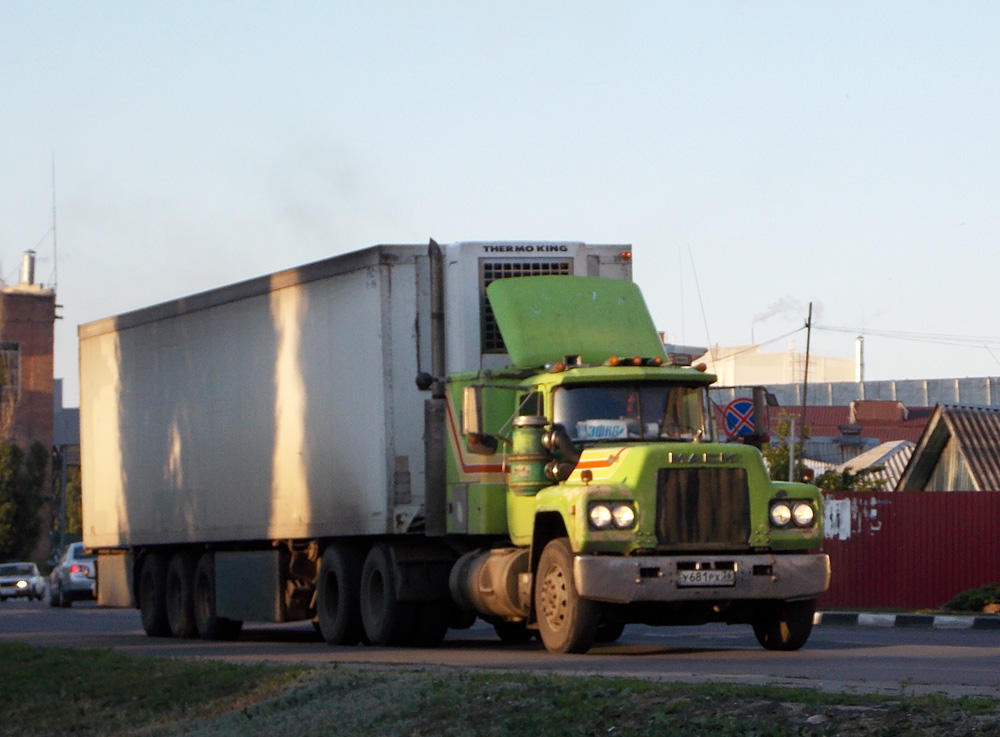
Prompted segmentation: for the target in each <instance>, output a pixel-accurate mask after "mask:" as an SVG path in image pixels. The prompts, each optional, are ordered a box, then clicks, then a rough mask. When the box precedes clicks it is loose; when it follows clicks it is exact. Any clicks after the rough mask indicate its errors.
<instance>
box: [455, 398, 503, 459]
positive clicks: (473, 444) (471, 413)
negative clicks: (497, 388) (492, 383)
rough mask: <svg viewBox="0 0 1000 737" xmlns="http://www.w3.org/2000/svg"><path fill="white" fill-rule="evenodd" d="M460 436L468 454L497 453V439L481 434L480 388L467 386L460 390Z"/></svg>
mask: <svg viewBox="0 0 1000 737" xmlns="http://www.w3.org/2000/svg"><path fill="white" fill-rule="evenodd" d="M462 434H463V435H465V441H466V448H468V450H469V452H470V453H473V454H475V455H481V456H491V455H493V454H494V453H496V452H497V445H498V442H497V439H496V438H495V437H493V436H492V435H488V434H486V433H484V432H483V388H482V387H481V386H467V387H465V389H463V390H462Z"/></svg>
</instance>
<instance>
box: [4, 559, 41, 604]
mask: <svg viewBox="0 0 1000 737" xmlns="http://www.w3.org/2000/svg"><path fill="white" fill-rule="evenodd" d="M16 597H26V598H27V599H28V601H31V600H33V599H38V600H39V601H41V600H42V599H43V598H44V597H45V579H44V578H42V575H41V574H40V573H39V572H38V566H36V565H35V564H34V563H3V564H0V601H6V600H7V599H13V598H16Z"/></svg>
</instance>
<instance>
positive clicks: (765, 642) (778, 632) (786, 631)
mask: <svg viewBox="0 0 1000 737" xmlns="http://www.w3.org/2000/svg"><path fill="white" fill-rule="evenodd" d="M815 613H816V600H815V599H809V600H807V601H784V602H776V603H775V604H773V605H772V606H771V607H770V608H768V609H767V610H765V612H764V613H763V614H761V615H760V616H759V617H758V618H757V619H756V620H755V621H754V623H753V633H754V634H755V635H756V636H757V642H759V643H760V644H761V646H762V647H764V648H765V649H766V650H798V649H799V648H800V647H802V646H803V645H805V644H806V640H808V639H809V635H810V633H811V632H812V627H813V615H814V614H815Z"/></svg>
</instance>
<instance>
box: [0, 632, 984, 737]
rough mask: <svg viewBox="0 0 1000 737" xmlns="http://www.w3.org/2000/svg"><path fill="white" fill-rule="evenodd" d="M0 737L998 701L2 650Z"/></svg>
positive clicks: (965, 713)
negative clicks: (281, 665)
mask: <svg viewBox="0 0 1000 737" xmlns="http://www.w3.org/2000/svg"><path fill="white" fill-rule="evenodd" d="M0 684H2V686H0V689H2V693H3V697H4V705H5V709H4V712H3V715H2V717H0V735H10V736H11V737H23V736H26V735H80V736H90V735H94V736H101V737H103V736H105V735H115V736H118V735H121V736H126V735H127V736H130V737H131V736H132V735H135V736H136V737H139V736H141V737H160V736H161V735H162V736H166V735H198V736H204V737H225V736H228V735H234V736H235V735H240V736H243V735H261V736H263V735H268V736H270V735H275V734H294V735H298V736H300V737H310V736H312V735H315V736H316V737H319V736H320V735H322V736H323V737H332V736H336V735H350V736H351V737H357V735H388V736H393V737H394V736H397V735H398V736H400V737H404V736H405V737H420V736H423V735H446V736H454V737H461V736H464V735H489V736H490V737H515V736H517V737H521V736H522V735H546V736H553V737H560V736H563V735H566V736H572V735H611V736H613V737H618V736H619V735H629V736H633V735H634V736H636V737H641V736H645V735H650V736H653V735H655V737H668V736H670V735H679V736H682V737H683V736H686V735H714V736H718V737H731V736H735V735H740V736H743V737H750V736H754V737H766V736H769V735H774V736H779V735H940V734H949V735H973V734H997V733H1000V706H998V703H997V702H996V701H994V700H987V699H960V700H952V699H946V698H943V697H919V698H918V697H906V696H903V695H900V696H899V697H895V698H886V697H880V696H856V695H841V694H828V693H820V692H815V691H809V690H798V689H768V688H760V687H743V686H730V685H688V684H678V683H654V682H648V681H639V680H629V679H612V678H597V677H579V678H569V677H556V676H534V675H524V674H513V675H512V674H491V673H482V672H474V673H469V672H464V671H455V670H441V669H434V670H430V669H428V670H412V669H409V670H404V669H385V668H365V667H348V666H324V667H319V668H316V667H272V666H266V665H257V666H239V665H226V664H221V663H208V662H202V661H199V662H185V661H181V660H169V659H155V658H137V657H130V656H127V655H121V654H117V653H114V652H112V651H108V650H75V649H74V650H69V649H60V648H36V647H32V646H30V645H25V644H21V643H10V644H0Z"/></svg>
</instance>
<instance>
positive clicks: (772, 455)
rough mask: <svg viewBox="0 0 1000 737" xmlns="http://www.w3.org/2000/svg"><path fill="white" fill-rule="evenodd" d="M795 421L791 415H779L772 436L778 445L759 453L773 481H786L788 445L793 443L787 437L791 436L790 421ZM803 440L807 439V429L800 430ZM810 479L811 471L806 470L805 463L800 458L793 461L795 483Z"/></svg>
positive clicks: (792, 439) (770, 446) (789, 454)
mask: <svg viewBox="0 0 1000 737" xmlns="http://www.w3.org/2000/svg"><path fill="white" fill-rule="evenodd" d="M793 419H795V418H794V417H793V416H791V415H781V416H780V417H778V419H777V421H776V422H775V431H774V433H773V434H774V435H776V436H777V437H778V443H777V444H775V445H768V446H765V447H764V448H763V450H762V451H761V453H762V454H763V456H764V461H765V462H766V463H767V470H768V472H769V473H770V474H771V478H772V479H774V480H775V481H788V466H789V464H790V463H791V450H790V448H789V443H793V444H794V443H795V438H792V437H789V436H790V435H791V428H792V420H793ZM800 432H802V435H803V438H805V439H808V437H809V428H808V427H805V428H802V430H801V431H800ZM811 477H812V469H810V468H808V467H807V466H806V464H805V463H803V462H802V459H801V458H796V459H795V476H794V479H793V480H795V481H804V480H808V479H810V478H811Z"/></svg>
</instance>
